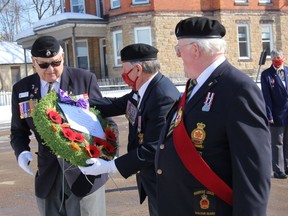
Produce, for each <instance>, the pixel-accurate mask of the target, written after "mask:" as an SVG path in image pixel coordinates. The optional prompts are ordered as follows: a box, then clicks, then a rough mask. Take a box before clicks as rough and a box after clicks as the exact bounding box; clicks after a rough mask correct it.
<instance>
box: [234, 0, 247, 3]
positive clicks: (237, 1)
mask: <svg viewBox="0 0 288 216" xmlns="http://www.w3.org/2000/svg"><path fill="white" fill-rule="evenodd" d="M234 2H235V3H248V0H235V1H234Z"/></svg>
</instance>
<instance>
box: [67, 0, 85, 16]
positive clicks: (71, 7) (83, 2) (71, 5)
mask: <svg viewBox="0 0 288 216" xmlns="http://www.w3.org/2000/svg"><path fill="white" fill-rule="evenodd" d="M77 1H78V3H79V1H82V5H83V12H79V11H74V10H73V7H74V6H79V5H81V4H78V5H73V0H70V9H71V12H73V13H84V14H85V13H86V8H85V0H77Z"/></svg>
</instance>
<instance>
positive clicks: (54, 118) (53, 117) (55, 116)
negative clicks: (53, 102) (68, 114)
mask: <svg viewBox="0 0 288 216" xmlns="http://www.w3.org/2000/svg"><path fill="white" fill-rule="evenodd" d="M47 115H48V116H49V118H50V119H51V120H52V121H53V122H55V123H57V124H61V123H62V118H61V116H60V115H59V113H58V112H56V111H55V110H47Z"/></svg>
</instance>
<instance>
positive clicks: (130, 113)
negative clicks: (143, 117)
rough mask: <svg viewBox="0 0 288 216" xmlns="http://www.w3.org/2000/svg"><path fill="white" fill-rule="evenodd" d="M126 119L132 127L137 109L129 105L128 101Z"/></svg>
mask: <svg viewBox="0 0 288 216" xmlns="http://www.w3.org/2000/svg"><path fill="white" fill-rule="evenodd" d="M125 116H126V118H127V119H128V121H129V122H130V123H131V124H132V125H134V123H135V119H136V116H137V107H136V106H135V105H134V104H133V103H131V102H130V101H129V100H128V102H127V107H126V115H125Z"/></svg>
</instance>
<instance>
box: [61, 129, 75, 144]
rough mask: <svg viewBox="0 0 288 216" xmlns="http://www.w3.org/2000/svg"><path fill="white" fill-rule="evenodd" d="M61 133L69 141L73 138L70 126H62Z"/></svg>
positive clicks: (73, 134)
mask: <svg viewBox="0 0 288 216" xmlns="http://www.w3.org/2000/svg"><path fill="white" fill-rule="evenodd" d="M62 133H63V135H64V137H66V138H67V139H69V140H71V141H74V140H75V133H74V131H72V130H71V129H70V128H62Z"/></svg>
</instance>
